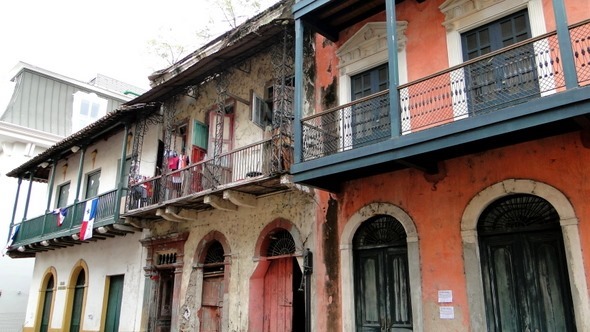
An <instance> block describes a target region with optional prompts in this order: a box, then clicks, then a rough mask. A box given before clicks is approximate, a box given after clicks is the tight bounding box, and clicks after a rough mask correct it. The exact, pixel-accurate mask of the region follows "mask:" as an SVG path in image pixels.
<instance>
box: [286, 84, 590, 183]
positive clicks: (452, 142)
mask: <svg viewBox="0 0 590 332" xmlns="http://www.w3.org/2000/svg"><path fill="white" fill-rule="evenodd" d="M587 114H590V87H583V88H575V89H572V90H568V91H565V92H562V93H558V94H555V95H552V96H547V97H542V98H538V99H536V100H533V101H530V102H528V103H525V104H520V105H515V106H512V107H509V108H506V109H503V110H501V111H497V112H495V113H490V114H487V115H482V116H478V117H474V118H468V119H462V120H459V121H457V122H453V123H449V124H445V125H444V126H439V127H435V128H431V129H426V130H423V131H420V132H417V133H412V134H408V135H405V136H400V137H399V138H396V139H388V140H385V141H382V142H379V143H376V144H373V145H370V146H367V147H362V148H358V149H352V150H348V151H344V152H341V153H338V154H334V155H331V156H327V157H323V158H319V159H315V160H311V161H308V162H303V163H299V164H294V165H292V166H291V174H293V180H294V182H305V181H309V180H312V179H316V178H321V177H324V176H328V175H333V174H338V173H341V172H346V171H350V170H354V169H359V168H362V167H368V166H372V165H374V164H378V163H383V162H389V161H395V160H400V159H404V158H408V157H412V156H416V155H420V154H423V153H428V152H433V151H437V150H441V149H444V148H449V147H454V146H458V145H461V144H465V143H469V142H473V141H477V140H481V139H486V138H492V137H495V136H498V135H502V134H506V133H511V132H515V131H518V130H522V129H527V128H532V127H535V126H539V125H543V124H548V123H552V122H556V121H560V120H564V119H568V118H572V117H576V116H579V115H587Z"/></svg>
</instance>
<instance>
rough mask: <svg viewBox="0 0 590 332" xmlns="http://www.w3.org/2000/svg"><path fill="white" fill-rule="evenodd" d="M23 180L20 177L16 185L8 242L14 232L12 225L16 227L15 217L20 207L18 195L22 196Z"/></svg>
mask: <svg viewBox="0 0 590 332" xmlns="http://www.w3.org/2000/svg"><path fill="white" fill-rule="evenodd" d="M22 182H23V178H22V177H20V176H19V177H18V185H17V187H16V197H15V198H14V207H13V208H12V218H11V219H10V231H9V232H8V239H7V240H6V242H8V241H10V236H11V234H12V227H14V219H15V218H16V208H17V207H18V197H19V196H20V185H21V184H22Z"/></svg>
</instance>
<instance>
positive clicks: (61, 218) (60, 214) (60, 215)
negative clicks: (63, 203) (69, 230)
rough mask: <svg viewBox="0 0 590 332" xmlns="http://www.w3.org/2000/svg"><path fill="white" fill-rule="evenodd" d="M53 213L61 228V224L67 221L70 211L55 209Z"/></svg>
mask: <svg viewBox="0 0 590 332" xmlns="http://www.w3.org/2000/svg"><path fill="white" fill-rule="evenodd" d="M51 213H53V214H55V215H56V219H57V226H61V224H63V223H64V219H66V216H67V215H68V209H66V208H63V209H55V210H53V211H52V212H51Z"/></svg>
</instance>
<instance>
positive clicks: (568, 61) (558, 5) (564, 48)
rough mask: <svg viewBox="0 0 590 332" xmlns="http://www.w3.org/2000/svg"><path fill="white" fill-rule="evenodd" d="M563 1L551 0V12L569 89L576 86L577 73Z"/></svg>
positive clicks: (566, 84)
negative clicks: (553, 16)
mask: <svg viewBox="0 0 590 332" xmlns="http://www.w3.org/2000/svg"><path fill="white" fill-rule="evenodd" d="M563 2H564V0H553V14H554V15H555V24H556V26H557V27H556V30H557V41H558V43H559V53H560V54H561V60H562V61H561V65H562V66H563V74H564V76H565V86H566V88H567V89H571V88H575V87H577V86H578V75H577V73H576V66H575V63H574V52H573V50H572V40H571V38H570V32H569V29H568V21H567V14H566V11H565V4H564V3H563Z"/></svg>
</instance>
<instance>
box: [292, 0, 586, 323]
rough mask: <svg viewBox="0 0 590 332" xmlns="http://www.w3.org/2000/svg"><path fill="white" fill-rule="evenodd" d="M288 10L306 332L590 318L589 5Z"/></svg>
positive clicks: (413, 4)
mask: <svg viewBox="0 0 590 332" xmlns="http://www.w3.org/2000/svg"><path fill="white" fill-rule="evenodd" d="M293 13H294V18H295V36H296V38H295V40H296V44H295V48H296V53H295V99H294V105H295V107H294V111H295V113H294V114H295V120H294V164H293V166H292V167H291V173H292V175H293V178H294V181H295V182H296V183H299V184H302V185H309V186H314V187H316V188H319V189H323V190H324V191H318V194H319V196H320V197H321V198H320V200H319V204H318V205H319V206H318V209H317V211H318V223H317V225H316V227H317V228H316V232H317V234H318V236H316V237H315V240H316V243H315V252H314V258H315V260H314V262H315V264H314V279H313V280H314V284H313V288H314V290H315V296H316V299H315V300H316V304H315V307H314V308H316V309H317V310H313V312H314V313H315V316H313V317H314V319H313V321H314V329H313V330H315V331H393V330H395V331H406V330H416V331H485V330H487V331H507V330H510V331H529V330H530V331H575V330H577V331H587V330H590V320H589V317H590V308H589V303H590V302H589V298H588V291H589V289H588V277H589V276H590V273H589V272H590V265H589V264H590V256H589V253H590V248H589V246H590V240H589V239H590V223H589V221H590V206H589V205H588V199H587V197H588V195H589V194H590V191H589V190H590V181H589V178H588V176H587V173H588V172H587V165H588V164H589V162H590V150H589V148H590V141H589V139H588V138H589V133H590V132H589V128H590V127H589V126H588V123H589V121H588V119H589V118H588V115H589V114H590V87H589V86H588V85H589V83H590V70H589V69H590V67H589V66H588V63H589V61H590V57H589V55H588V47H589V46H590V42H589V38H588V36H589V33H590V23H589V21H588V19H589V18H590V16H589V13H590V3H588V1H581V0H579V1H577V0H554V1H540V0H519V1H508V0H494V1H483V0H474V1H462V0H461V1H460V0H447V1H443V0H434V1H431V0H426V1H424V0H405V1H403V0H402V1H395V2H394V1H383V0H375V1H358V0H332V1H328V0H302V1H298V2H297V3H296V4H295V5H294V9H293ZM325 191H327V192H329V193H327V192H325ZM319 234H321V235H319Z"/></svg>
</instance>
